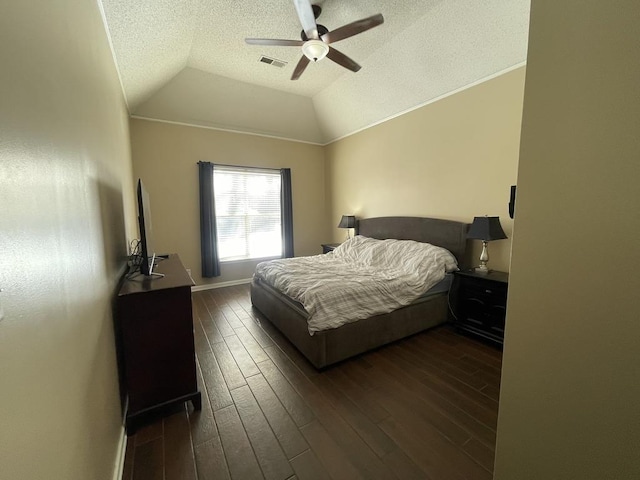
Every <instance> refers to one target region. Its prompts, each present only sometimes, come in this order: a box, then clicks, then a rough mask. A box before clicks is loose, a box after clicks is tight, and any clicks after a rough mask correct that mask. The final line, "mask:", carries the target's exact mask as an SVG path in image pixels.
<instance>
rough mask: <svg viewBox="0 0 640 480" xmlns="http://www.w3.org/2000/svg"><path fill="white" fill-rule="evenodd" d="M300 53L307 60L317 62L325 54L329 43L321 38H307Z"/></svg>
mask: <svg viewBox="0 0 640 480" xmlns="http://www.w3.org/2000/svg"><path fill="white" fill-rule="evenodd" d="M302 53H304V56H305V57H307V58H308V59H309V60H311V61H313V62H317V61H318V60H322V59H323V58H324V57H326V56H327V53H329V45H327V44H326V43H324V42H323V41H322V40H308V41H306V42H304V44H303V45H302Z"/></svg>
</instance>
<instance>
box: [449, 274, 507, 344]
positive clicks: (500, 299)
mask: <svg viewBox="0 0 640 480" xmlns="http://www.w3.org/2000/svg"><path fill="white" fill-rule="evenodd" d="M508 287H509V274H508V273H506V272H498V271H491V272H489V273H476V272H475V271H473V270H461V271H459V272H455V282H454V285H453V288H452V293H451V294H452V304H453V309H454V315H455V319H454V324H455V326H456V328H457V329H459V330H461V331H463V332H466V333H470V334H473V335H476V336H479V337H481V338H483V339H485V340H489V341H490V342H492V343H495V344H499V345H502V343H503V341H504V323H505V317H506V311H507V289H508Z"/></svg>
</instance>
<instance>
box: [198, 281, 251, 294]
mask: <svg viewBox="0 0 640 480" xmlns="http://www.w3.org/2000/svg"><path fill="white" fill-rule="evenodd" d="M246 283H251V279H250V278H242V279H240V280H231V281H229V282H217V283H207V284H205V285H196V286H195V287H191V291H192V292H201V291H202V290H213V289H214V288H224V287H233V286H234V285H244V284H246Z"/></svg>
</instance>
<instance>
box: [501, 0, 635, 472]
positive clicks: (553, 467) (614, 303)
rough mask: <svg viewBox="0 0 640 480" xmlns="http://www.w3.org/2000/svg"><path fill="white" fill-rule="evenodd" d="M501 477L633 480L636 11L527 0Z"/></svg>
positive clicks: (629, 5)
mask: <svg viewBox="0 0 640 480" xmlns="http://www.w3.org/2000/svg"><path fill="white" fill-rule="evenodd" d="M531 13H532V16H531V30H530V42H529V45H530V47H529V60H528V67H527V80H526V90H525V97H524V117H523V130H522V147H521V155H520V167H519V172H518V212H517V215H516V223H515V237H514V241H513V256H512V263H511V276H510V284H509V298H508V307H507V330H506V339H505V349H504V364H503V365H504V366H503V373H502V390H501V395H500V414H499V421H498V441H497V451H496V473H495V478H496V479H498V480H512V479H518V480H529V479H531V480H533V479H535V480H541V479H545V480H546V479H576V480H591V479H593V480H602V479H609V478H610V479H616V480H625V479H638V478H640V401H639V399H640V363H639V358H640V295H639V293H638V292H640V275H639V274H638V271H639V270H638V269H639V267H640V253H639V252H640V250H639V249H638V245H639V239H640V215H639V213H638V212H639V211H640V187H639V185H638V181H639V180H640V161H639V159H640V136H639V135H638V133H639V132H640V121H639V118H640V117H639V112H640V96H638V82H639V80H640V62H638V58H640V44H639V43H638V38H640V27H639V25H640V24H639V23H638V19H639V18H640V3H638V1H637V0H620V1H617V2H614V4H610V3H607V2H600V1H596V0H589V1H584V0H567V1H564V2H545V1H538V0H534V1H533V4H532V9H531Z"/></svg>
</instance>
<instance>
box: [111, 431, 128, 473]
mask: <svg viewBox="0 0 640 480" xmlns="http://www.w3.org/2000/svg"><path fill="white" fill-rule="evenodd" d="M126 452H127V432H126V431H125V429H124V426H123V427H122V429H121V431H120V441H119V442H118V455H117V456H116V461H115V468H114V470H113V480H122V475H123V473H124V457H125V454H126Z"/></svg>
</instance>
